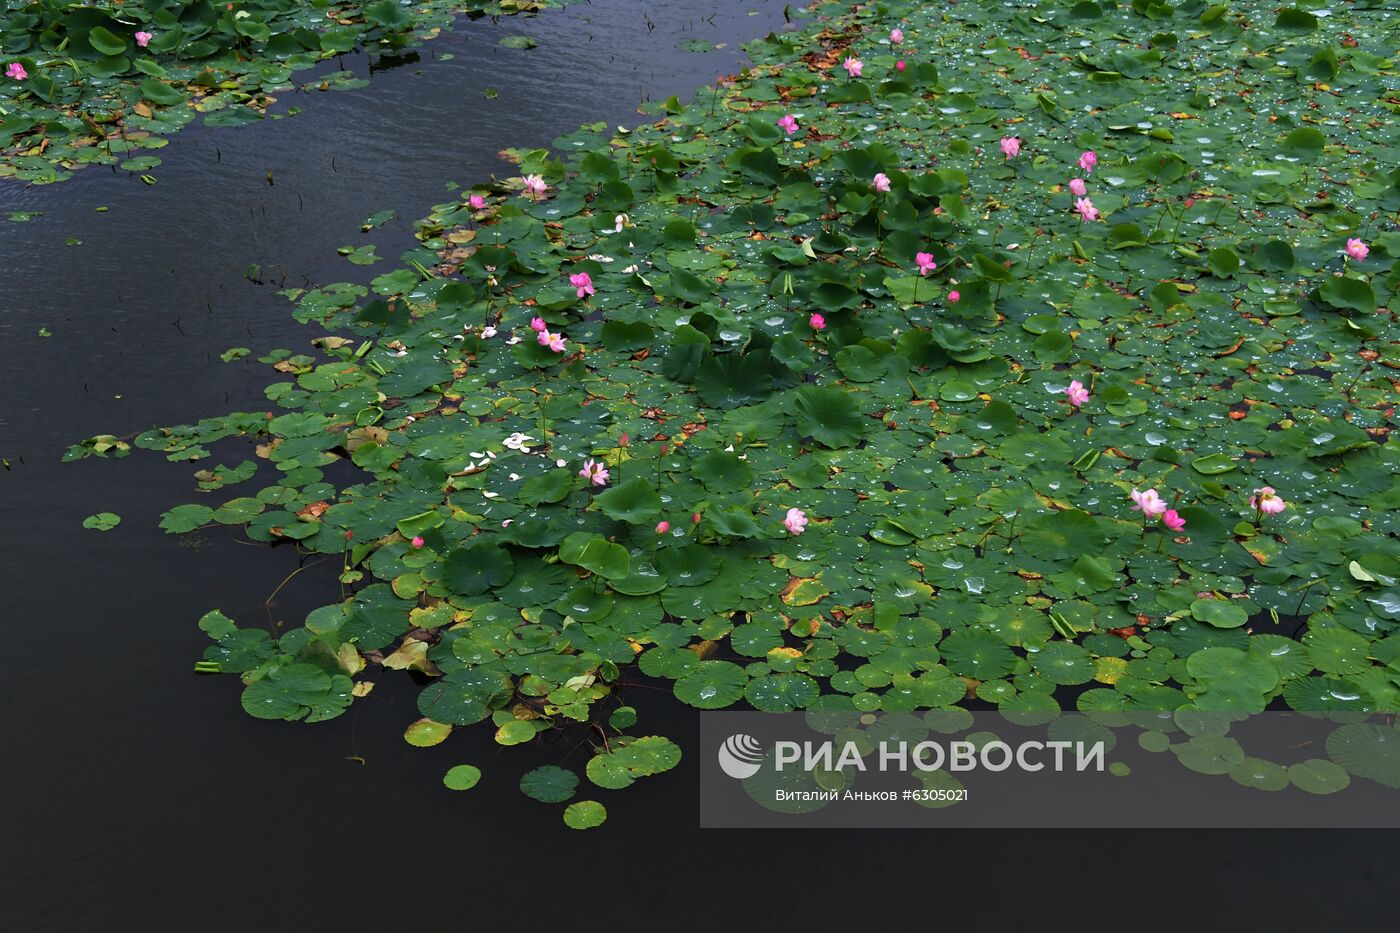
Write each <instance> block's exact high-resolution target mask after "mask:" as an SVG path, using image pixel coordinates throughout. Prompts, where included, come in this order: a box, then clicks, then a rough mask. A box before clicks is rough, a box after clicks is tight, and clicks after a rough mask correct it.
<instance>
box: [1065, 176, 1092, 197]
mask: <svg viewBox="0 0 1400 933" xmlns="http://www.w3.org/2000/svg"><path fill="white" fill-rule="evenodd" d="M1069 190H1070V191H1072V192H1074V196H1075V197H1076V198H1082V197H1084V195H1086V194H1088V193H1089V186H1088V185H1086V184H1084V179H1082V178H1071V179H1070V180H1069Z"/></svg>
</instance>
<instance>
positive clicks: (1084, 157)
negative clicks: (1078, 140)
mask: <svg viewBox="0 0 1400 933" xmlns="http://www.w3.org/2000/svg"><path fill="white" fill-rule="evenodd" d="M1098 164H1099V156H1098V153H1096V152H1095V151H1094V150H1092V149H1086V150H1084V151H1083V152H1081V153H1079V167H1080V168H1081V169H1083V171H1084V174H1085V175H1088V174H1089V173H1090V172H1092V171H1093V170H1094V166H1095V165H1098Z"/></svg>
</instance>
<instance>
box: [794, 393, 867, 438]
mask: <svg viewBox="0 0 1400 933" xmlns="http://www.w3.org/2000/svg"><path fill="white" fill-rule="evenodd" d="M793 411H794V414H795V415H796V417H797V429H798V431H800V432H801V433H802V434H804V435H806V436H808V437H812V438H814V439H815V440H816V441H817V443H819V444H821V445H822V446H823V447H831V448H841V447H850V446H851V445H853V444H855V443H856V442H857V441H859V440H860V439H861V437H862V436H863V435H864V434H865V419H864V418H863V417H862V416H861V413H860V408H859V407H858V406H857V405H856V403H855V401H854V400H853V399H852V398H851V397H850V396H849V395H847V394H846V393H844V392H841V391H840V390H838V389H823V388H805V389H799V390H798V391H797V394H796V395H795V396H794V397H793Z"/></svg>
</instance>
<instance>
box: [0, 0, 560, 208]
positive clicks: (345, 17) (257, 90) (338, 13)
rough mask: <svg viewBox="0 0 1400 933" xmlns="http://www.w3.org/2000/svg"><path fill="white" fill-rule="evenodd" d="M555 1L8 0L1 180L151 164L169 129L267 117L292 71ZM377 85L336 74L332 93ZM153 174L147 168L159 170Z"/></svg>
mask: <svg viewBox="0 0 1400 933" xmlns="http://www.w3.org/2000/svg"><path fill="white" fill-rule="evenodd" d="M552 5H558V4H555V3H552V0H423V2H418V3H414V4H412V5H404V4H401V3H398V2H396V0H368V2H359V0H351V2H342V3H336V4H334V5H333V6H332V5H330V4H327V3H295V2H292V0H239V2H238V3H236V4H235V3H227V4H224V3H214V2H212V0H89V2H83V3H74V2H61V0H4V2H3V3H0V61H4V62H5V75H6V77H8V78H10V79H11V80H10V81H7V82H3V83H0V178H5V177H12V178H15V179H19V180H22V181H27V182H32V183H36V184H47V183H50V182H55V181H62V180H64V179H66V178H68V177H70V176H71V174H72V170H73V169H75V168H79V167H81V166H84V165H93V164H97V165H119V166H120V167H121V168H123V169H125V170H127V171H133V172H142V173H146V172H148V171H149V170H150V169H151V168H153V167H155V166H156V165H159V164H160V158H159V157H158V156H156V155H154V153H155V152H156V151H157V150H159V149H161V148H162V147H164V146H165V145H166V143H167V142H168V137H169V136H170V135H171V134H172V133H174V132H176V131H177V130H179V129H181V128H182V127H184V126H186V125H188V124H189V123H190V122H191V121H193V120H194V119H195V118H196V117H197V116H199V115H201V114H202V115H203V116H204V123H205V125H206V126H241V125H245V124H248V123H252V122H256V121H258V120H261V119H262V118H263V116H264V115H265V114H266V113H267V110H268V108H269V107H271V106H272V105H273V104H274V103H275V102H276V100H277V97H278V96H279V95H280V94H282V93H284V92H289V91H291V90H292V89H293V88H294V87H295V84H294V82H293V75H294V74H295V73H296V72H299V71H306V70H309V69H311V68H314V67H315V66H316V65H317V64H318V63H320V62H322V61H324V60H326V59H328V58H332V57H334V56H336V55H340V54H342V53H344V52H349V51H351V50H353V49H359V48H371V49H379V50H387V51H395V50H399V49H402V48H403V47H405V46H406V45H408V44H411V43H413V42H415V41H419V40H422V39H428V38H431V37H433V36H435V35H436V34H437V33H438V31H439V30H441V29H442V28H443V27H444V26H446V25H448V24H449V23H451V21H452V19H453V17H454V16H456V15H459V14H461V13H478V14H480V13H490V14H492V15H507V14H512V13H533V12H536V11H538V10H541V9H543V8H545V7H548V6H552ZM365 83H366V82H365V81H364V80H363V79H360V78H357V77H355V75H354V74H353V73H351V72H348V71H329V72H327V73H326V74H325V75H323V76H322V77H321V79H320V81H319V86H320V87H321V88H322V89H325V90H348V89H350V88H354V87H362V86H364V84H365ZM147 177H148V178H149V177H150V176H149V175H148V176H147Z"/></svg>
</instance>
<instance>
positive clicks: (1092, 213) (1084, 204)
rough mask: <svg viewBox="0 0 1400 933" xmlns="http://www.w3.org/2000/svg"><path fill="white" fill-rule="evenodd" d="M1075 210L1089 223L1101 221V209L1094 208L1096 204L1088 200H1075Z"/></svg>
mask: <svg viewBox="0 0 1400 933" xmlns="http://www.w3.org/2000/svg"><path fill="white" fill-rule="evenodd" d="M1074 209H1075V210H1076V211H1078V212H1079V216H1080V217H1082V218H1084V219H1085V220H1088V221H1095V220H1098V219H1099V209H1098V208H1097V207H1095V206H1094V202H1093V201H1090V200H1089V199H1088V198H1075V199H1074Z"/></svg>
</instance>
